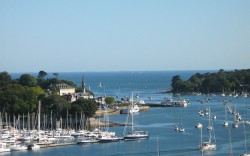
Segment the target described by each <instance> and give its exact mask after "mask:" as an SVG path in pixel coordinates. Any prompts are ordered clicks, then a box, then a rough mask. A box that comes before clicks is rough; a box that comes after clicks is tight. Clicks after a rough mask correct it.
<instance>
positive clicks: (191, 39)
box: [0, 0, 250, 72]
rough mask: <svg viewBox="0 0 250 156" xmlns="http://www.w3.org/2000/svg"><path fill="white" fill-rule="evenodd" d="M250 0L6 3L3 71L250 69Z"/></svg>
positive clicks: (0, 10) (1, 30) (0, 22)
mask: <svg viewBox="0 0 250 156" xmlns="http://www.w3.org/2000/svg"><path fill="white" fill-rule="evenodd" d="M249 8H250V1H249V0H240V1H237V0H202V1H200V0H89V1H85V0H36V1H34V0H21V1H20V0H1V1H0V56H1V57H0V58H1V59H0V72H2V71H7V72H39V71H40V70H44V71H46V72H86V71H161V70H164V71H165V70H166V71H168V70H217V69H248V68H250V9H249Z"/></svg>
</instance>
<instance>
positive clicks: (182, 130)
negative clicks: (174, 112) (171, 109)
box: [178, 108, 185, 132]
mask: <svg viewBox="0 0 250 156" xmlns="http://www.w3.org/2000/svg"><path fill="white" fill-rule="evenodd" d="M180 112H181V124H180V127H179V129H178V130H179V132H184V131H185V128H183V127H182V111H181V108H180Z"/></svg>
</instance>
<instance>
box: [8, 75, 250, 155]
mask: <svg viewBox="0 0 250 156" xmlns="http://www.w3.org/2000/svg"><path fill="white" fill-rule="evenodd" d="M196 72H197V71H187V72H181V71H179V72H111V73H85V75H84V77H85V80H86V85H87V88H88V87H89V86H90V89H91V90H92V91H93V92H94V93H95V95H96V96H103V95H104V94H106V95H110V96H118V97H117V98H118V99H120V98H121V97H124V96H130V95H131V93H132V92H134V94H135V93H139V98H140V99H143V100H145V101H146V102H149V98H148V97H152V98H153V101H154V102H160V101H163V99H164V98H165V97H170V98H171V97H172V95H168V94H160V93H159V92H161V91H162V89H164V88H169V87H170V84H171V78H172V76H174V75H177V74H178V75H181V77H182V78H183V79H187V78H189V76H190V75H192V74H194V73H196ZM202 72H206V71H200V73H202ZM14 76H17V75H14ZM14 76H13V77H14ZM81 77H82V73H62V74H61V73H59V78H63V79H68V80H72V81H74V82H75V83H76V84H77V85H79V86H80V83H81ZM100 82H101V84H102V87H100V86H99V85H100ZM173 98H177V97H173ZM182 98H184V99H189V100H190V102H191V104H190V105H189V107H187V108H151V110H150V111H145V112H140V113H139V114H137V115H135V121H136V124H137V125H138V126H139V127H140V128H141V129H143V130H148V131H149V134H150V137H149V139H147V140H143V141H120V142H116V143H102V144H101V143H100V144H89V145H73V146H66V147H57V148H47V149H41V150H38V151H23V152H11V153H10V155H17V156H23V155H25V156H26V155H30V156H34V155H36V156H37V155H41V156H42V155H61V156H63V155H65V156H66V155H67V156H69V155H72V156H73V155H74V156H75V155H79V156H80V155H106V156H113V155H114V156H115V155H134V156H140V155H144V156H153V155H155V156H156V155H157V140H158V144H159V149H160V150H159V151H160V155H168V156H175V155H176V156H177V155H178V156H179V155H180V156H182V155H183V156H184V155H202V153H201V152H199V151H198V145H199V143H200V140H201V131H200V130H199V129H197V128H195V125H196V123H197V122H201V123H202V124H203V137H204V138H203V139H204V140H205V141H206V140H208V131H207V130H206V127H207V126H208V117H206V116H199V114H198V110H200V109H204V108H208V107H210V108H211V113H212V114H215V115H216V116H217V119H216V120H213V122H212V123H213V125H214V129H215V138H216V144H217V150H216V151H212V152H205V153H203V155H210V156H219V155H229V152H230V148H229V143H230V139H229V138H230V136H231V143H232V151H233V155H239V154H240V153H243V152H244V151H245V139H244V138H245V136H244V126H243V125H240V126H239V128H237V129H233V128H232V125H231V124H232V123H233V115H232V114H227V117H228V121H230V126H229V127H227V128H226V127H223V126H222V123H223V121H224V119H225V111H224V110H225V109H224V108H225V105H224V104H222V102H221V101H222V100H225V99H227V100H231V102H229V104H230V106H231V107H233V108H234V109H236V110H237V111H238V112H240V113H241V114H242V119H243V120H246V119H247V118H248V116H249V113H248V112H249V111H250V109H249V108H248V107H249V106H250V98H243V97H240V98H232V97H220V96H205V95H201V96H196V95H190V96H182ZM207 98H210V99H211V101H210V102H209V103H204V104H200V103H199V102H198V101H197V100H198V99H207ZM109 119H110V121H113V122H119V123H124V122H125V121H126V115H114V116H110V117H109ZM179 123H182V125H183V127H184V128H185V132H184V133H179V132H176V131H175V130H174V127H175V125H176V124H179ZM229 129H230V132H231V135H229ZM245 129H246V137H247V147H249V146H248V145H250V142H249V141H248V138H249V135H250V126H246V127H245ZM110 130H111V131H115V132H116V133H117V135H118V136H122V134H123V131H124V127H112V128H110ZM248 150H249V151H250V148H249V149H248ZM7 155H9V154H7Z"/></svg>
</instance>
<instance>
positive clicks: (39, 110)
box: [37, 101, 41, 139]
mask: <svg viewBox="0 0 250 156" xmlns="http://www.w3.org/2000/svg"><path fill="white" fill-rule="evenodd" d="M40 115H41V101H39V104H38V125H37V131H38V138H39V139H40V137H41V136H40Z"/></svg>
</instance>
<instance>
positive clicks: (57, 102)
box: [42, 94, 70, 118]
mask: <svg viewBox="0 0 250 156" xmlns="http://www.w3.org/2000/svg"><path fill="white" fill-rule="evenodd" d="M42 109H43V112H44V113H45V114H49V113H50V112H51V110H52V113H53V114H56V118H59V117H61V116H62V115H63V113H64V111H65V110H67V109H70V103H69V102H68V101H67V100H66V99H64V98H63V97H61V96H59V95H56V94H54V95H52V96H49V97H46V98H44V99H43V101H42Z"/></svg>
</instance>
